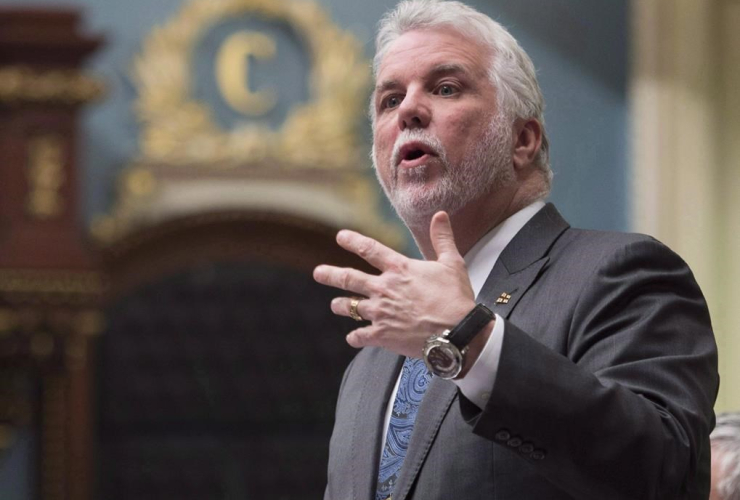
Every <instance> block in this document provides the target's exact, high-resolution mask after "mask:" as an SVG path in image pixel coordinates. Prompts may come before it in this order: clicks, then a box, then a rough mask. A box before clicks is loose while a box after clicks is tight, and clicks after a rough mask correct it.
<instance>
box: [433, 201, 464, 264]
mask: <svg viewBox="0 0 740 500" xmlns="http://www.w3.org/2000/svg"><path fill="white" fill-rule="evenodd" d="M429 238H430V239H431V240H432V246H433V247H434V252H435V253H436V254H437V260H438V261H444V260H453V259H454V260H460V259H462V256H461V255H460V252H459V251H458V250H457V244H456V243H455V234H454V233H453V232H452V223H451V222H450V216H449V215H447V212H437V213H436V214H434V217H432V222H431V224H430V225H429Z"/></svg>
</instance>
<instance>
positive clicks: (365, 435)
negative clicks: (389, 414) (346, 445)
mask: <svg viewBox="0 0 740 500" xmlns="http://www.w3.org/2000/svg"><path fill="white" fill-rule="evenodd" d="M374 354H375V356H374V357H372V358H371V359H370V361H369V362H370V363H372V365H373V367H372V369H371V370H367V373H368V374H369V375H368V377H367V378H366V379H365V383H364V387H363V388H362V393H361V397H360V401H359V404H358V405H357V406H358V407H357V417H356V420H355V421H356V424H355V426H354V428H353V429H352V450H353V453H352V471H353V473H352V478H351V480H352V481H353V483H354V487H353V498H359V499H372V498H375V488H376V486H377V482H378V466H379V459H380V444H381V437H382V433H383V420H384V418H385V411H386V409H387V408H388V403H389V401H390V397H391V392H392V391H393V387H394V386H395V383H396V379H397V378H398V374H399V372H400V371H401V366H402V365H403V360H404V357H403V356H399V355H397V354H394V353H392V352H390V351H385V350H382V349H375V353H374ZM379 388H384V389H385V390H379ZM360 471H371V473H370V474H369V475H367V474H364V473H360ZM348 479H349V478H348Z"/></svg>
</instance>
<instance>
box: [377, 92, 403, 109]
mask: <svg viewBox="0 0 740 500" xmlns="http://www.w3.org/2000/svg"><path fill="white" fill-rule="evenodd" d="M399 104H401V98H400V97H399V96H397V95H390V96H388V97H386V98H385V99H383V102H382V103H381V106H380V107H381V108H383V109H393V108H396V107H398V105H399Z"/></svg>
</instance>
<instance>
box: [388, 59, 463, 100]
mask: <svg viewBox="0 0 740 500" xmlns="http://www.w3.org/2000/svg"><path fill="white" fill-rule="evenodd" d="M454 73H462V74H464V75H469V74H470V71H469V70H468V68H466V67H465V66H464V65H462V64H459V63H443V64H438V65H437V66H434V67H433V68H432V69H431V70H430V71H429V72H428V74H427V75H426V77H427V78H436V77H439V76H442V75H450V74H454ZM400 86H401V83H400V82H399V81H398V80H385V81H384V82H382V83H380V84H379V85H377V86H376V87H375V93H376V95H377V94H381V93H383V92H385V91H386V90H389V89H394V88H397V87H400Z"/></svg>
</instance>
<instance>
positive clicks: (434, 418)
mask: <svg viewBox="0 0 740 500" xmlns="http://www.w3.org/2000/svg"><path fill="white" fill-rule="evenodd" d="M568 227H569V225H568V223H567V222H566V221H565V220H564V219H563V218H562V217H561V216H560V214H559V213H558V211H557V209H556V208H555V207H554V206H553V205H552V204H551V203H548V204H547V205H545V207H544V208H543V209H542V210H540V211H539V212H537V214H535V216H534V217H532V219H530V220H529V222H527V224H525V226H524V227H523V228H522V229H521V230H520V231H519V232H518V233H517V235H516V236H515V237H514V238H513V239H512V240H511V242H509V244H508V245H507V246H506V248H505V249H504V251H503V252H502V253H501V256H500V257H499V259H498V261H496V265H494V267H493V270H492V271H491V273H490V274H489V276H488V278H487V279H486V282H485V283H484V285H483V288H482V289H481V292H480V293H479V294H478V298H477V300H478V302H483V303H484V304H486V305H488V306H489V307H490V308H491V310H492V311H493V312H494V313H496V314H498V315H500V316H501V317H503V318H507V317H508V316H509V315H510V314H511V311H512V309H513V308H514V306H515V305H516V304H517V302H518V301H519V299H520V298H521V297H522V295H524V293H525V292H526V291H527V289H528V288H529V287H530V286H531V285H532V283H534V281H535V279H537V276H539V274H540V273H541V272H542V269H543V268H544V267H545V264H547V262H548V260H549V257H548V256H547V252H548V251H549V250H550V248H551V247H552V245H553V243H554V242H555V240H557V239H558V238H559V237H560V235H561V234H563V232H564V231H565V230H566V229H568ZM501 294H506V295H508V296H510V297H509V298H508V299H506V300H505V301H503V300H502V301H501V302H499V303H498V304H497V303H496V300H497V299H498V298H499V297H501ZM398 369H400V365H399V368H397V369H396V371H395V372H394V373H395V374H396V377H397V376H398ZM394 380H395V379H394ZM456 395H457V386H456V385H455V384H453V383H452V382H450V381H447V380H442V379H439V378H436V377H435V378H433V379H432V381H431V383H430V384H429V388H428V389H427V392H426V394H425V395H424V401H422V403H421V407H420V408H419V413H418V414H417V416H416V423H415V424H414V432H413V435H412V436H411V442H410V443H409V448H408V451H407V452H406V458H405V459H404V464H403V467H402V468H401V473H400V475H399V477H398V482H397V483H396V487H395V491H394V494H393V499H394V500H405V499H406V497H407V495H408V494H409V491H410V490H411V487H412V485H413V484H414V481H415V480H416V476H417V475H418V473H419V470H420V469H421V466H422V464H423V463H424V460H425V459H426V456H427V453H428V452H429V448H430V447H431V445H432V443H433V442H434V438H435V437H436V435H437V431H438V430H439V427H440V425H441V424H442V420H444V417H445V415H446V414H447V412H448V411H449V409H450V406H451V404H452V402H453V401H454V399H455V396H456ZM386 401H387V400H386ZM384 409H385V406H384ZM381 425H382V421H381ZM378 453H380V451H378ZM376 462H377V456H376ZM360 470H362V469H360ZM372 470H374V471H376V473H375V475H376V476H377V463H376V464H375V468H374V469H372Z"/></svg>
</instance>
